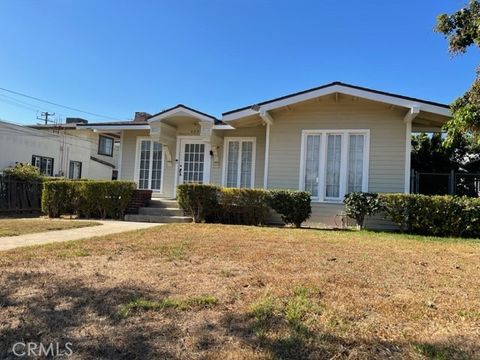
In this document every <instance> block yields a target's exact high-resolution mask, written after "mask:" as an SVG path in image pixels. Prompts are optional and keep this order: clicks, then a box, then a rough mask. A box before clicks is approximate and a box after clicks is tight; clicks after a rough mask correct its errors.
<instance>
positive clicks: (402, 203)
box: [380, 194, 480, 238]
mask: <svg viewBox="0 0 480 360" xmlns="http://www.w3.org/2000/svg"><path fill="white" fill-rule="evenodd" d="M380 199H381V202H382V205H383V211H384V212H385V216H386V218H387V219H389V220H391V221H393V222H394V223H395V224H397V225H398V227H399V228H400V230H401V231H406V232H411V233H414V234H421V235H431V236H450V237H470V238H479V237H480V199H479V198H471V197H466V196H463V197H458V196H450V195H446V196H428V195H419V194H381V195H380Z"/></svg>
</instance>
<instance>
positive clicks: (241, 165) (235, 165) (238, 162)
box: [224, 138, 255, 188]
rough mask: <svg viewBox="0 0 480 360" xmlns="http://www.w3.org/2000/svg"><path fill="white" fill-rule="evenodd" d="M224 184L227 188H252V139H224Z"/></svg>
mask: <svg viewBox="0 0 480 360" xmlns="http://www.w3.org/2000/svg"><path fill="white" fill-rule="evenodd" d="M225 144H226V153H225V156H226V159H225V176H224V184H225V186H227V187H238V188H252V187H253V174H254V172H253V167H254V159H255V141H254V139H251V138H248V139H235V138H229V139H226V143H225Z"/></svg>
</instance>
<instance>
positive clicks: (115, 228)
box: [0, 220, 164, 251]
mask: <svg viewBox="0 0 480 360" xmlns="http://www.w3.org/2000/svg"><path fill="white" fill-rule="evenodd" d="M73 221H82V220H73ZM94 221H95V222H99V223H101V224H102V225H97V226H88V227H83V228H77V229H66V230H54V231H46V232H41V233H34V234H25V235H19V236H4V237H0V251H3V250H9V249H14V248H17V247H21V246H31V245H41V244H48V243H53V242H62V241H70V240H80V239H86V238H90V237H94V236H102V235H110V234H116V233H121V232H125V231H132V230H140V229H147V228H150V227H153V226H159V225H164V224H156V223H142V222H130V221H113V220H111V221H110V220H94Z"/></svg>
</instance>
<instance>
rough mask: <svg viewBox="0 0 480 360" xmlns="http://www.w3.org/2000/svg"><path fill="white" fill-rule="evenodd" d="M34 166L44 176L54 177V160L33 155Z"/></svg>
mask: <svg viewBox="0 0 480 360" xmlns="http://www.w3.org/2000/svg"><path fill="white" fill-rule="evenodd" d="M32 165H33V166H36V167H37V168H39V169H40V172H41V173H42V174H43V175H47V176H53V158H51V157H47V156H39V155H32Z"/></svg>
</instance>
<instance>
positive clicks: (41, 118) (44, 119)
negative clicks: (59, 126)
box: [37, 111, 55, 125]
mask: <svg viewBox="0 0 480 360" xmlns="http://www.w3.org/2000/svg"><path fill="white" fill-rule="evenodd" d="M53 115H55V113H49V112H48V111H43V112H42V113H41V116H40V117H38V116H37V119H38V120H42V121H45V125H47V124H48V123H49V122H53V120H49V119H48V117H49V116H53Z"/></svg>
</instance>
